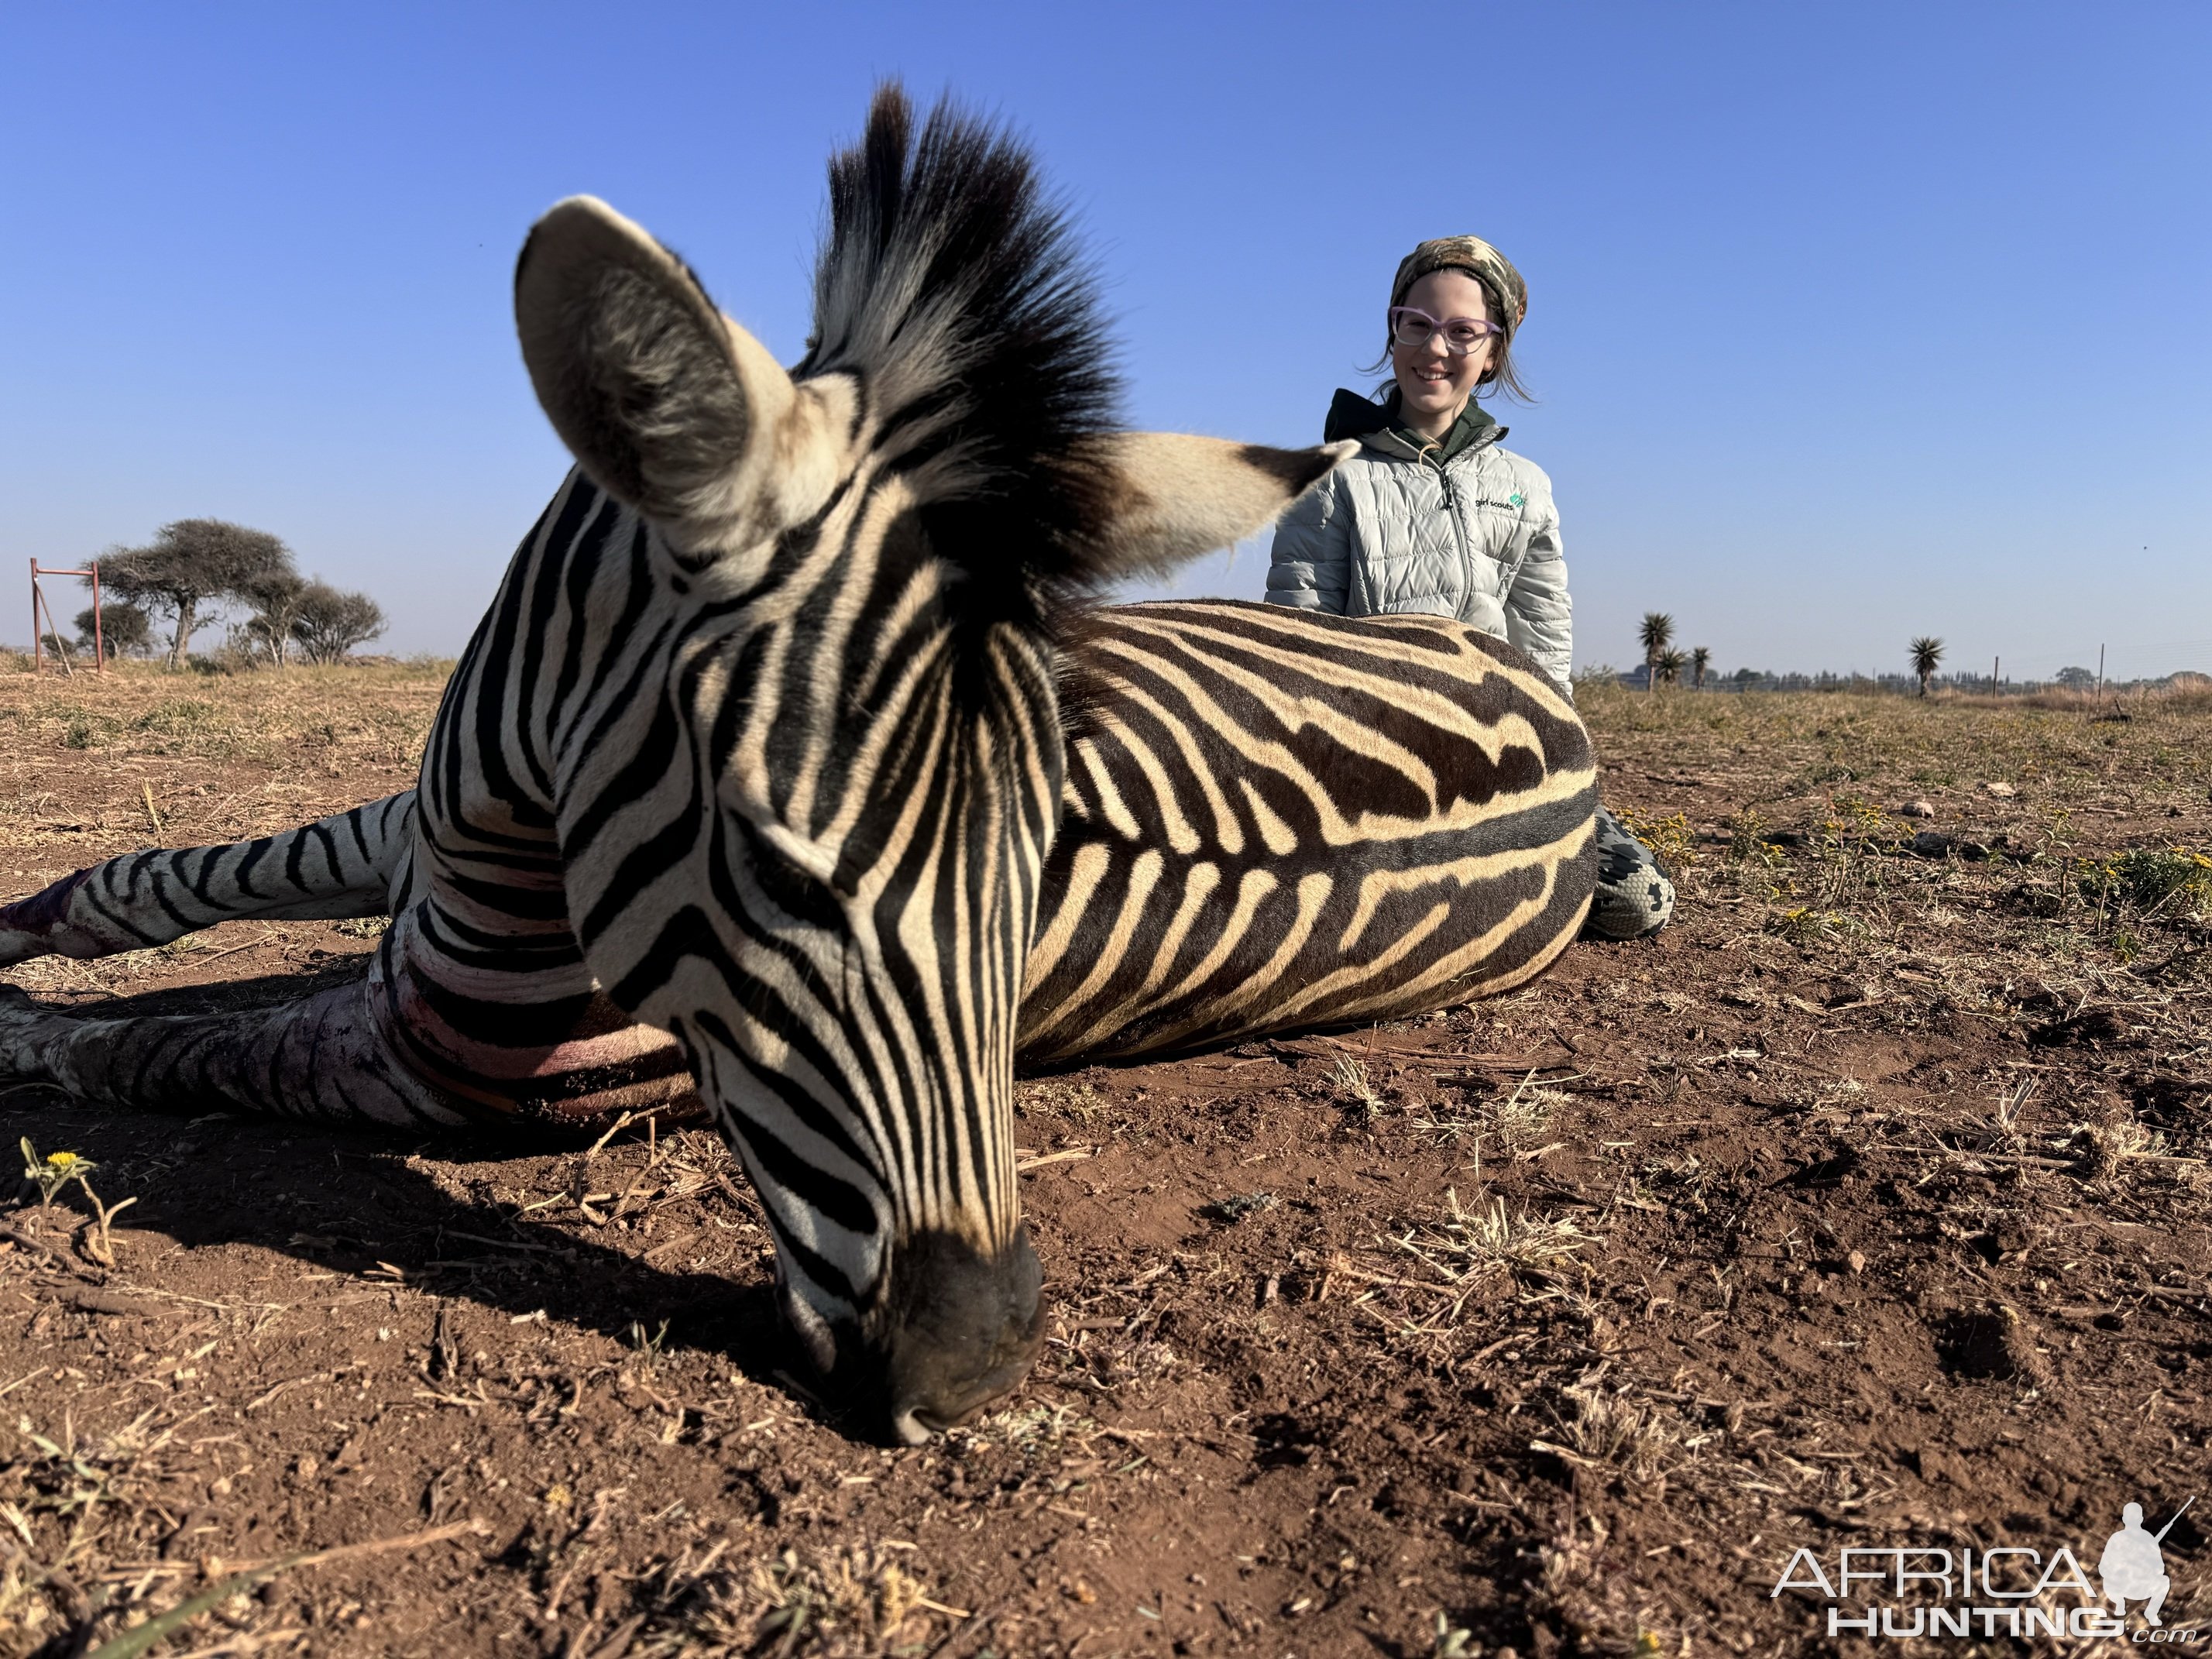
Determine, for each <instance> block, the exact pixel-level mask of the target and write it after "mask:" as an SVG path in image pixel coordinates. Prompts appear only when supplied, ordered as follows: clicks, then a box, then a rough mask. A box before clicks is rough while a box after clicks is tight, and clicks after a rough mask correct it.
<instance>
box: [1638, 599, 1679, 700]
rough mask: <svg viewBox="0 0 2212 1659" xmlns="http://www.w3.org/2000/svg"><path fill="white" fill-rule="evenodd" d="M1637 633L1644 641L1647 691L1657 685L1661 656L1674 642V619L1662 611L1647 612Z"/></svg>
mask: <svg viewBox="0 0 2212 1659" xmlns="http://www.w3.org/2000/svg"><path fill="white" fill-rule="evenodd" d="M1638 635H1639V636H1640V637H1641V638H1642V639H1643V641H1644V690H1647V691H1649V690H1650V689H1651V688H1652V687H1653V686H1654V685H1656V684H1658V679H1657V675H1658V670H1659V658H1660V656H1661V654H1662V653H1663V652H1664V651H1665V650H1666V649H1667V647H1668V646H1670V645H1672V644H1674V618H1673V617H1670V616H1668V614H1667V613H1666V612H1665V611H1645V612H1644V626H1643V627H1642V628H1641V629H1638Z"/></svg>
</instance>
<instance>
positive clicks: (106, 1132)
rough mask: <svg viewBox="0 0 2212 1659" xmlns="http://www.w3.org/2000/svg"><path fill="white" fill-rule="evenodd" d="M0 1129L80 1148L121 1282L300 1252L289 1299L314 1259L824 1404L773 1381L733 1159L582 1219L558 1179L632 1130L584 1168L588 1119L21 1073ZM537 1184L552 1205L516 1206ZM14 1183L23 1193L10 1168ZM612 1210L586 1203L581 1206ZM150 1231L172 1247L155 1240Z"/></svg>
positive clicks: (194, 1291)
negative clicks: (464, 1112)
mask: <svg viewBox="0 0 2212 1659" xmlns="http://www.w3.org/2000/svg"><path fill="white" fill-rule="evenodd" d="M358 971H359V968H358V967H357V966H356V964H355V963H338V964H334V965H332V966H331V968H329V969H319V970H314V971H311V972H310V973H308V974H306V975H301V974H296V973H289V974H283V975H270V976H268V977H265V978H261V979H253V980H243V981H234V982H231V983H228V984H222V985H201V986H191V987H180V988H177V989H172V990H163V991H158V992H151V993H146V994H140V995H136V996H131V997H125V998H112V999H110V998H102V999H100V1000H98V1001H96V1002H94V1001H85V1002H82V1003H79V1004H78V1005H77V1006H78V1007H79V1008H80V1009H81V1010H82V1012H88V1013H90V1012H98V1013H99V1014H100V1015H102V1016H113V1017H130V1016H137V1015H160V1014H202V1015H204V1014H209V1013H213V1012H230V1011H231V1010H234V1009H240V1008H246V1007H250V1006H255V1005H257V1004H261V1003H265V1002H268V1001H271V1000H281V999H286V998H293V997H298V996H301V995H303V994H313V993H314V992H316V991H319V990H322V989H324V988H326V987H327V986H329V985H331V984H335V983H337V982H339V981H342V980H343V979H344V978H345V977H348V976H349V975H350V974H353V973H357V972H358ZM0 1133H4V1134H5V1135H6V1136H7V1138H8V1139H9V1140H10V1141H11V1142H12V1141H14V1140H15V1139H18V1138H21V1139H27V1140H29V1141H30V1142H31V1143H32V1145H33V1147H34V1148H35V1150H36V1152H37V1153H38V1155H39V1156H40V1157H41V1158H43V1157H44V1156H45V1155H46V1153H48V1152H75V1153H76V1154H77V1155H78V1156H79V1157H81V1158H88V1159H90V1160H91V1161H92V1163H93V1164H94V1170H93V1172H92V1174H91V1176H90V1180H91V1182H92V1185H93V1188H94V1190H95V1191H96V1192H97V1193H98V1194H99V1195H100V1200H102V1201H103V1202H105V1203H106V1204H109V1205H113V1204H116V1203H118V1202H119V1201H120V1200H123V1199H125V1198H133V1199H136V1200H137V1202H136V1203H135V1204H134V1205H133V1206H131V1208H130V1209H128V1210H127V1211H125V1212H124V1213H123V1214H122V1215H121V1216H120V1217H118V1218H117V1220H116V1222H115V1224H114V1228H115V1238H116V1249H117V1258H118V1267H117V1269H116V1271H115V1273H113V1274H112V1280H111V1283H112V1285H113V1286H114V1287H117V1288H118V1289H119V1290H121V1291H125V1292H127V1291H129V1289H130V1288H131V1287H132V1286H134V1285H136V1286H138V1287H140V1288H143V1289H147V1290H151V1291H159V1292H167V1293H170V1294H173V1295H174V1294H181V1295H185V1296H190V1297H198V1298H200V1299H202V1300H203V1301H204V1302H210V1303H218V1302H220V1301H222V1299H224V1298H225V1297H238V1296H240V1295H241V1294H244V1295H247V1296H248V1297H250V1298H251V1299H258V1300H260V1301H263V1302H270V1301H283V1300H290V1299H291V1297H289V1294H288V1293H287V1292H286V1291H285V1290H284V1288H283V1282H282V1275H281V1274H280V1276H279V1277H278V1279H277V1280H276V1283H274V1284H271V1285H264V1286H263V1287H261V1288H259V1289H257V1290H255V1291H252V1292H242V1291H240V1287H239V1286H238V1285H237V1283H236V1273H237V1267H238V1261H237V1258H236V1257H234V1256H229V1255H224V1256H220V1257H210V1258H209V1261H210V1267H201V1266H200V1265H199V1264H198V1263H197V1262H196V1261H194V1260H193V1256H192V1253H194V1252H197V1251H202V1250H210V1251H212V1250H215V1249H218V1248H219V1247H222V1246H226V1245H237V1244H245V1245H252V1246H258V1247H259V1248H261V1249H265V1250H269V1251H270V1252H273V1253H275V1254H276V1255H283V1256H289V1257H290V1258H292V1259H293V1260H295V1261H297V1262H299V1263H300V1264H301V1279H303V1280H307V1282H306V1283H303V1284H302V1285H301V1287H300V1289H301V1292H302V1299H308V1298H310V1297H312V1299H313V1300H316V1301H327V1300H329V1299H330V1298H329V1295H328V1291H329V1288H330V1281H328V1280H326V1279H309V1278H308V1276H309V1275H316V1274H330V1275H336V1276H337V1279H339V1280H341V1281H343V1280H348V1279H350V1280H354V1281H356V1284H357V1285H359V1286H360V1287H362V1288H367V1287H369V1286H383V1287H386V1288H389V1289H391V1290H392V1291H394V1292H395V1293H396V1294H397V1295H398V1297H400V1298H401V1305H402V1306H404V1300H405V1299H406V1297H407V1294H408V1292H410V1291H414V1292H420V1293H421V1294H422V1295H423V1296H425V1297H432V1298H435V1299H436V1301H437V1303H438V1304H440V1306H441V1307H448V1308H452V1309H455V1310H459V1309H461V1308H465V1307H467V1306H469V1305H471V1304H473V1305H474V1306H476V1307H477V1308H480V1309H482V1310H485V1311H486V1312H487V1313H491V1314H496V1315H501V1316H505V1318H506V1319H507V1320H509V1321H513V1322H531V1323H535V1322H538V1320H539V1319H541V1318H542V1319H543V1320H544V1321H545V1322H548V1323H550V1325H551V1326H553V1327H555V1328H567V1329H568V1330H570V1331H572V1332H589V1333H593V1334H598V1335H600V1336H604V1337H606V1338H609V1339H611V1340H613V1341H614V1342H616V1343H617V1344H623V1345H626V1346H650V1347H652V1348H653V1349H654V1350H656V1351H657V1352H660V1353H681V1352H702V1353H707V1354H711V1355H713V1356H714V1358H717V1359H719V1360H721V1361H723V1362H726V1364H728V1365H729V1366H730V1367H731V1368H732V1369H733V1370H736V1371H737V1372H738V1373H739V1374H740V1375H741V1376H745V1377H747V1378H748V1379H750V1380H751V1381H753V1382H756V1383H761V1384H762V1385H763V1386H765V1387H768V1388H770V1389H776V1390H777V1391H779V1392H781V1393H784V1394H786V1395H790V1396H791V1397H792V1399H793V1409H794V1412H803V1413H805V1414H806V1415H808V1416H811V1417H814V1418H816V1419H818V1420H821V1421H823V1422H824V1423H829V1424H834V1423H835V1422H836V1419H837V1413H836V1411H835V1408H834V1403H833V1404H832V1405H829V1406H825V1405H823V1403H822V1402H820V1401H817V1400H816V1399H815V1398H814V1396H813V1395H811V1393H809V1392H808V1391H807V1385H806V1384H805V1383H799V1382H796V1381H794V1379H798V1378H805V1377H807V1376H809V1375H810V1367H809V1365H808V1364H807V1361H806V1360H805V1357H804V1355H803V1353H802V1351H801V1350H800V1348H799V1345H798V1343H797V1340H796V1339H795V1338H793V1335H792V1334H791V1333H790V1329H789V1327H788V1326H787V1324H786V1322H785V1321H784V1319H783V1317H782V1315H781V1310H779V1309H778V1307H777V1305H776V1301H775V1291H774V1284H773V1278H772V1274H771V1272H770V1263H769V1259H768V1257H767V1256H766V1255H765V1253H764V1246H765V1243H766V1235H765V1234H764V1233H763V1232H762V1231H759V1229H758V1212H757V1208H756V1207H755V1206H754V1200H752V1197H751V1194H750V1191H749V1190H748V1189H746V1188H744V1185H743V1177H742V1176H738V1175H736V1173H735V1171H734V1170H732V1171H731V1172H730V1174H731V1176H732V1183H733V1184H732V1185H731V1186H730V1187H728V1188H724V1187H721V1186H720V1185H717V1186H715V1187H712V1188H707V1189H705V1190H703V1191H702V1192H701V1193H699V1194H696V1195H695V1196H694V1197H692V1198H690V1200H687V1201H686V1202H684V1204H682V1205H678V1206H667V1207H665V1208H664V1209H663V1210H662V1211H661V1212H660V1213H659V1214H658V1215H657V1216H656V1217H655V1218H654V1225H653V1229H652V1231H650V1232H646V1231H630V1230H629V1227H628V1225H626V1224H625V1223H623V1222H619V1221H617V1220H615V1219H613V1218H609V1219H608V1221H607V1224H606V1225H605V1226H602V1227H599V1228H597V1229H595V1230H593V1231H586V1230H585V1229H583V1228H580V1227H578V1226H577V1225H574V1224H575V1221H576V1218H577V1217H578V1215H579V1213H580V1212H579V1209H578V1207H577V1206H576V1205H575V1203H574V1198H575V1197H577V1196H582V1195H583V1194H582V1193H581V1192H580V1191H579V1190H578V1186H579V1177H580V1176H581V1175H588V1176H589V1179H588V1180H587V1181H585V1182H582V1183H581V1184H582V1185H583V1186H585V1187H588V1188H593V1189H599V1190H605V1189H608V1188H611V1189H612V1190H613V1191H615V1192H617V1193H618V1192H620V1191H621V1190H622V1188H623V1187H624V1186H625V1185H627V1184H628V1183H629V1182H631V1180H632V1179H633V1177H635V1176H636V1175H637V1174H638V1172H639V1170H641V1167H642V1166H643V1165H644V1164H645V1162H646V1158H645V1156H644V1148H643V1146H642V1144H641V1142H642V1140H643V1139H644V1137H643V1135H642V1133H638V1134H635V1135H633V1134H631V1133H630V1132H627V1131H626V1132H625V1133H624V1138H623V1139H617V1140H615V1141H613V1142H611V1143H610V1144H609V1146H607V1148H606V1154H607V1156H605V1158H604V1161H600V1160H593V1161H592V1162H590V1163H589V1164H586V1160H584V1159H582V1158H580V1157H579V1154H581V1153H583V1152H586V1150H588V1149H589V1148H590V1147H591V1146H592V1144H593V1142H594V1141H595V1140H596V1139H599V1136H598V1134H597V1133H584V1132H580V1131H576V1130H569V1129H562V1128H558V1127H553V1126H549V1125H543V1124H537V1123H523V1122H518V1123H515V1124H513V1125H502V1126H497V1127H488V1128H476V1129H468V1130H458V1131H453V1132H450V1133H439V1134H435V1135H426V1134H424V1133H422V1132H420V1131H396V1130H381V1129H378V1128H376V1127H374V1126H369V1125H362V1124H345V1123H325V1122H321V1121H314V1120H307V1119H297V1118H264V1117H246V1116H234V1115H214V1116H208V1115H202V1116H197V1117H190V1118H187V1117H185V1116H181V1115H179V1116H168V1115H159V1114H155V1113H149V1112H139V1111H126V1110H122V1109H116V1108H112V1107H105V1106H98V1105H94V1104H92V1103H88V1102H85V1101H82V1100H78V1099H76V1098H74V1097H70V1096H69V1095H66V1094H64V1093H62V1092H60V1091H58V1090H55V1089H53V1088H52V1087H49V1086H47V1085H39V1084H33V1085H15V1086H13V1087H5V1086H0ZM549 1194H550V1195H552V1196H553V1198H554V1200H555V1201H554V1202H552V1203H550V1204H547V1205H545V1206H544V1207H543V1208H541V1209H538V1210H535V1211H533V1210H532V1208H531V1207H530V1206H531V1205H532V1203H533V1202H535V1201H536V1200H544V1199H546V1198H547V1197H548V1196H549ZM17 1196H18V1197H19V1199H22V1198H27V1200H29V1201H30V1203H31V1204H32V1205H33V1206H36V1203H37V1194H36V1193H35V1191H34V1190H33V1188H31V1186H30V1183H29V1182H24V1184H23V1187H22V1189H21V1192H20V1193H19V1194H17ZM612 1207H613V1206H611V1205H610V1204H607V1203H605V1202H604V1201H603V1202H602V1203H601V1204H600V1205H599V1206H597V1209H596V1212H598V1213H601V1214H604V1213H605V1212H606V1211H607V1210H609V1209H611V1208H612ZM545 1209H552V1210H556V1211H558V1212H561V1213H562V1215H563V1216H564V1217H565V1218H566V1221H565V1224H556V1222H554V1221H552V1220H551V1219H550V1218H547V1217H546V1216H545V1214H544V1210H545ZM64 1210H70V1211H73V1212H74V1213H73V1214H64V1213H63V1212H64ZM582 1213H585V1214H586V1215H588V1214H591V1213H593V1211H591V1210H586V1211H585V1212H582ZM89 1216H90V1208H89V1206H88V1204H87V1202H86V1200H85V1199H84V1196H83V1195H82V1194H81V1193H79V1192H78V1191H77V1190H76V1188H69V1189H67V1190H65V1191H64V1193H62V1194H58V1196H57V1198H56V1200H55V1203H54V1206H53V1210H52V1212H51V1213H48V1214H40V1213H39V1212H36V1211H35V1209H34V1210H33V1212H31V1213H27V1214H25V1213H21V1212H19V1213H18V1215H17V1216H16V1217H15V1218H12V1219H15V1220H19V1221H21V1222H23V1223H24V1224H26V1225H27V1226H32V1227H34V1228H35V1231H37V1232H38V1233H39V1234H40V1237H44V1238H46V1239H47V1240H50V1241H52V1242H55V1243H60V1242H62V1241H63V1240H64V1237H65V1235H66V1233H68V1232H71V1231H75V1230H76V1227H77V1226H78V1225H80V1224H81V1223H82V1221H84V1220H86V1219H88V1218H89ZM165 1241H173V1243H174V1244H175V1245H176V1246H178V1247H180V1248H181V1251H182V1255H177V1254H174V1253H172V1252H168V1251H166V1250H165V1249H164V1248H163V1246H164V1243H165ZM685 1263H688V1264H690V1265H689V1266H686V1265H679V1264H685ZM702 1264H703V1265H702ZM210 1269H212V1271H210ZM403 1287H404V1288H403ZM464 1317H465V1316H464Z"/></svg>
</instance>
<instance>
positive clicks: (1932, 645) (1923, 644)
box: [1907, 634, 1943, 697]
mask: <svg viewBox="0 0 2212 1659" xmlns="http://www.w3.org/2000/svg"><path fill="white" fill-rule="evenodd" d="M1907 648H1908V649H1909V650H1910V651H1911V653H1912V671H1913V672H1914V673H1916V674H1917V675H1919V676H1920V695H1921V696H1923V697H1924V696H1927V695H1928V682H1929V680H1931V679H1933V678H1936V669H1937V667H1938V666H1940V665H1942V661H1943V641H1941V640H1934V639H1929V637H1928V636H1927V635H1924V634H1923V635H1921V637H1920V638H1918V639H1917V640H1915V641H1912V643H1911V646H1910V647H1907Z"/></svg>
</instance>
